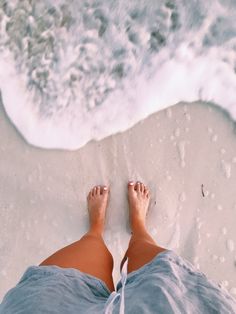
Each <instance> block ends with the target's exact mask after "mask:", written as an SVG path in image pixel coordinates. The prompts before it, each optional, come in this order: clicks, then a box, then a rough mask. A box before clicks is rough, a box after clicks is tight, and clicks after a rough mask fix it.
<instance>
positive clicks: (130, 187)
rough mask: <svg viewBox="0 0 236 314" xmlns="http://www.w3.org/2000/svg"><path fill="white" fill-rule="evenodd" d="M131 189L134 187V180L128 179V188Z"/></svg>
mask: <svg viewBox="0 0 236 314" xmlns="http://www.w3.org/2000/svg"><path fill="white" fill-rule="evenodd" d="M133 189H134V181H129V183H128V190H133Z"/></svg>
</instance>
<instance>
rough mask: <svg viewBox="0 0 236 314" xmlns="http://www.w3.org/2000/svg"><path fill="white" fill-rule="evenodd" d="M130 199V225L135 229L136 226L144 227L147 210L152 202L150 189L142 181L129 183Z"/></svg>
mask: <svg viewBox="0 0 236 314" xmlns="http://www.w3.org/2000/svg"><path fill="white" fill-rule="evenodd" d="M128 200H129V219H130V227H131V230H132V231H133V230H134V229H135V228H138V229H139V228H140V227H144V228H145V222H146V215H147V210H148V206H149V202H150V192H149V189H148V188H147V187H146V186H145V185H144V184H143V183H141V182H136V183H134V182H133V181H130V182H129V183H128Z"/></svg>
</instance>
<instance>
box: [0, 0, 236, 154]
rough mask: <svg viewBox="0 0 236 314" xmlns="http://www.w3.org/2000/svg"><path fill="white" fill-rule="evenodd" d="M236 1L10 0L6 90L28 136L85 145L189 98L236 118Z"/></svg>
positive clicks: (1, 29)
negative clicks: (218, 108)
mask: <svg viewBox="0 0 236 314" xmlns="http://www.w3.org/2000/svg"><path fill="white" fill-rule="evenodd" d="M235 34H236V4H235V2H234V1H230V0H218V1H217V0H209V1H203V0H201V1H198V2H196V1H184V0H182V1H160V0H158V1H157V0H152V1H151V0H149V1H141V0H135V1H134V0H131V1H123V0H119V1H109V0H100V1H99V0H96V1H95V0H90V1H78V0H77V1H70V3H68V1H65V0H60V1H59V0H57V1H53V0H42V1H30V0H24V1H16V0H15V1H12V0H11V1H3V0H0V88H1V94H2V101H3V105H4V107H5V110H6V112H7V114H8V116H9V118H10V119H11V121H12V122H13V123H14V124H15V126H16V127H17V129H18V130H19V132H21V134H22V135H23V136H24V137H25V139H26V140H27V141H28V142H29V143H31V144H33V145H35V146H39V147H43V148H61V149H72V150H73V149H77V148H79V147H81V146H83V145H85V144H86V143H87V142H88V141H90V140H92V139H95V140H99V139H102V138H104V137H106V136H108V135H111V134H113V133H116V132H119V131H124V130H126V129H128V128H130V127H131V126H133V125H134V124H135V123H137V122H138V121H140V120H142V119H144V118H145V117H147V116H148V115H150V114H152V113H154V112H156V111H158V110H161V109H164V108H167V107H169V106H171V105H174V104H176V103H178V102H180V101H187V102H192V101H196V100H202V101H206V102H211V103H214V104H217V105H219V106H221V107H222V108H224V109H226V110H227V111H228V112H229V114H230V115H231V117H232V118H233V119H236V73H235V72H236V37H235Z"/></svg>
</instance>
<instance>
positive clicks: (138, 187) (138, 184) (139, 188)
mask: <svg viewBox="0 0 236 314" xmlns="http://www.w3.org/2000/svg"><path fill="white" fill-rule="evenodd" d="M136 190H137V191H138V192H140V191H141V184H140V182H137V183H136Z"/></svg>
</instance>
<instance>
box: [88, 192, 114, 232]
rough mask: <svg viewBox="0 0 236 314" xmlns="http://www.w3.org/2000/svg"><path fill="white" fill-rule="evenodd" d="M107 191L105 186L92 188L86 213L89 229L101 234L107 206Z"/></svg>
mask: <svg viewBox="0 0 236 314" xmlns="http://www.w3.org/2000/svg"><path fill="white" fill-rule="evenodd" d="M108 196H109V189H108V187H106V186H103V187H102V186H94V187H93V188H92V190H91V191H90V192H89V194H88V197H87V200H88V212H89V221H90V229H91V230H92V229H93V230H95V231H98V232H102V231H103V229H104V224H105V215H106V209H107V204H108Z"/></svg>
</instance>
